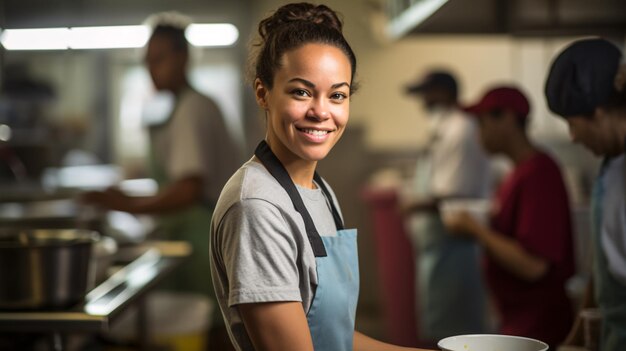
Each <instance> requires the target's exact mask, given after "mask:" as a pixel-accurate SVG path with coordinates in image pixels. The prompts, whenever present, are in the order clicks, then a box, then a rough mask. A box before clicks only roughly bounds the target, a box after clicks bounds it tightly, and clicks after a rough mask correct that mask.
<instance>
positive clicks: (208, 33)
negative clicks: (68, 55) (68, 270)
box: [0, 23, 239, 50]
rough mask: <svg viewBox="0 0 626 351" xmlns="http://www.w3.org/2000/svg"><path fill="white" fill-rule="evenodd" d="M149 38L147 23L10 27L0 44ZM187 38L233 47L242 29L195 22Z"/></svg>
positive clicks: (120, 42)
mask: <svg viewBox="0 0 626 351" xmlns="http://www.w3.org/2000/svg"><path fill="white" fill-rule="evenodd" d="M149 37H150V27H149V26H146V25H137V26H107V27H72V28H38V29H6V30H4V31H2V32H0V43H2V46H4V48H5V49H7V50H67V49H73V50H82V49H125V48H140V47H143V46H144V45H146V42H147V41H148V38H149ZM185 37H186V38H187V40H188V41H189V43H190V44H191V45H193V46H197V47H213V46H230V45H233V44H234V43H235V42H236V41H237V39H238V38H239V31H238V30H237V27H235V26H234V25H232V24H229V23H212V24H196V23H194V24H191V25H189V27H188V28H187V30H186V32H185Z"/></svg>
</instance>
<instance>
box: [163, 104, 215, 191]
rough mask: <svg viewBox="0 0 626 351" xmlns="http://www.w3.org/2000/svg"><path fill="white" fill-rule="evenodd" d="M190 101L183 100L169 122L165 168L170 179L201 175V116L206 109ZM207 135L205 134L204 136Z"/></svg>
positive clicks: (202, 129) (204, 129)
mask: <svg viewBox="0 0 626 351" xmlns="http://www.w3.org/2000/svg"><path fill="white" fill-rule="evenodd" d="M195 105H196V104H194V103H193V102H192V101H188V99H187V101H183V102H181V106H179V107H178V108H177V111H176V112H175V113H176V114H177V116H175V117H174V119H173V120H172V123H171V140H172V142H171V152H170V153H169V156H168V160H167V161H168V162H167V169H168V173H169V176H170V177H171V178H172V179H181V178H184V177H187V176H196V175H203V167H202V165H203V162H204V160H203V157H205V156H203V150H202V142H201V138H202V135H201V134H202V133H203V131H206V128H203V126H202V123H201V122H202V121H201V119H202V118H206V117H207V116H205V115H204V113H206V111H202V110H199V109H198V107H197V106H195ZM205 137H207V136H205Z"/></svg>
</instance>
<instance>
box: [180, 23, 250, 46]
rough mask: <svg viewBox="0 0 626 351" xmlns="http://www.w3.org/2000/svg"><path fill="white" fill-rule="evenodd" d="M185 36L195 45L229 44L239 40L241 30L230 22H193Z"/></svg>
mask: <svg viewBox="0 0 626 351" xmlns="http://www.w3.org/2000/svg"><path fill="white" fill-rule="evenodd" d="M185 37H186V38H187V40H188V41H189V43H190V44H191V45H193V46H200V47H206V46H229V45H233V44H234V43H235V42H236V41H237V39H238V38H239V31H238V30H237V27H235V26H234V25H232V24H230V23H213V24H191V25H189V27H187V30H186V31H185Z"/></svg>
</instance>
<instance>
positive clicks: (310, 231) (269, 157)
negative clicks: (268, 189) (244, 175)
mask: <svg viewBox="0 0 626 351" xmlns="http://www.w3.org/2000/svg"><path fill="white" fill-rule="evenodd" d="M254 154H255V155H256V157H258V158H259V160H261V163H263V165H264V166H265V168H267V170H268V171H269V172H270V174H271V175H272V176H273V177H274V178H275V179H276V180H277V181H278V183H279V184H280V185H281V186H282V187H283V189H285V191H286V192H287V194H288V195H289V198H290V199H291V202H292V203H293V207H294V208H295V209H296V211H298V213H300V215H301V216H302V219H303V220H304V226H305V229H306V235H307V237H308V239H309V243H311V248H312V249H313V253H314V254H315V257H325V256H326V248H325V247H324V242H323V241H322V238H321V237H320V235H319V233H318V232H317V229H315V225H314V224H313V219H311V215H310V214H309V211H307V209H306V207H305V206H304V202H302V197H300V193H298V189H297V188H296V185H295V184H294V183H293V181H292V180H291V177H289V173H287V170H286V169H285V167H284V166H283V164H282V163H280V160H279V159H278V158H277V157H276V155H274V153H273V152H272V150H271V149H270V147H269V145H267V143H266V142H265V140H263V141H261V142H260V143H259V146H257V148H256V150H255V151H254ZM331 202H332V200H331Z"/></svg>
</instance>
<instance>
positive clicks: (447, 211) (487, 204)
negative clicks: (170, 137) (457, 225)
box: [439, 199, 491, 226]
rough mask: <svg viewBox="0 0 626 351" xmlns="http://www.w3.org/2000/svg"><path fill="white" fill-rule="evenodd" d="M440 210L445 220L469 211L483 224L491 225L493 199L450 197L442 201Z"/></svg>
mask: <svg viewBox="0 0 626 351" xmlns="http://www.w3.org/2000/svg"><path fill="white" fill-rule="evenodd" d="M439 212H440V213H441V216H442V218H443V220H444V222H445V221H446V220H447V219H448V218H452V217H454V216H456V215H458V214H459V213H460V212H467V213H468V214H470V215H471V216H472V217H474V219H476V220H477V221H478V222H479V223H480V224H482V225H485V226H486V225H489V213H490V212H491V201H490V200H487V199H448V200H443V201H441V203H440V205H439Z"/></svg>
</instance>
